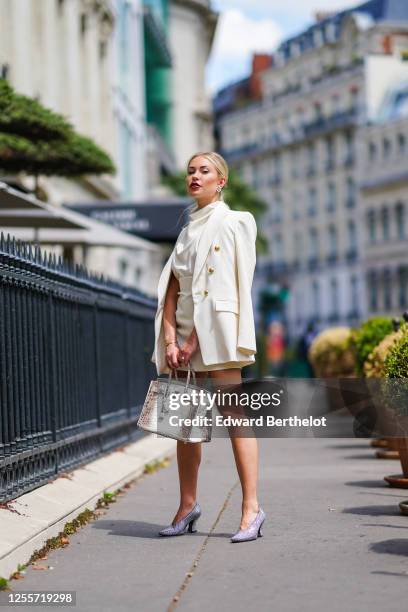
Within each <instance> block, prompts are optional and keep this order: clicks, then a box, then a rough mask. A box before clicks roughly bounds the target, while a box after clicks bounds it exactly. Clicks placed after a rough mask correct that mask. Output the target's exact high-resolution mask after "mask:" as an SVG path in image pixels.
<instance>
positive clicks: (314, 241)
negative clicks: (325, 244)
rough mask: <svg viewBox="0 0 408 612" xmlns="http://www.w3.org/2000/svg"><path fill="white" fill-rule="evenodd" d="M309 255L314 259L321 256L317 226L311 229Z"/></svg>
mask: <svg viewBox="0 0 408 612" xmlns="http://www.w3.org/2000/svg"><path fill="white" fill-rule="evenodd" d="M309 257H310V259H312V260H315V259H318V257H319V244H318V233H317V229H316V228H315V227H311V228H310V229H309Z"/></svg>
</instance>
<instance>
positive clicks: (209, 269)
mask: <svg viewBox="0 0 408 612" xmlns="http://www.w3.org/2000/svg"><path fill="white" fill-rule="evenodd" d="M208 272H209V273H210V274H212V273H213V272H214V268H211V266H210V267H209V268H208Z"/></svg>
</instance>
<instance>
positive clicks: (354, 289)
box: [350, 275, 359, 314]
mask: <svg viewBox="0 0 408 612" xmlns="http://www.w3.org/2000/svg"><path fill="white" fill-rule="evenodd" d="M350 293H351V311H352V313H353V314H357V313H358V310H359V299H358V278H357V277H356V276H354V275H353V276H352V277H351V278H350Z"/></svg>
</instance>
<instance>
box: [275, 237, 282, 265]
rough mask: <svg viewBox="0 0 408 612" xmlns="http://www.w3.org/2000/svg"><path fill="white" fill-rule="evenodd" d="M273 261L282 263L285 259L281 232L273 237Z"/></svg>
mask: <svg viewBox="0 0 408 612" xmlns="http://www.w3.org/2000/svg"><path fill="white" fill-rule="evenodd" d="M272 255H273V263H274V264H278V265H280V264H281V263H282V262H283V261H284V254H283V241H282V235H281V234H275V236H274V237H273V239H272Z"/></svg>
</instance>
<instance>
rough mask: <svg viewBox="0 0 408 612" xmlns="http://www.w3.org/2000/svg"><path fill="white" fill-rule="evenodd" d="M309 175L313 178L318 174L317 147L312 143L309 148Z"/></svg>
mask: <svg viewBox="0 0 408 612" xmlns="http://www.w3.org/2000/svg"><path fill="white" fill-rule="evenodd" d="M307 164H308V166H307V175H308V176H313V175H314V174H315V173H316V147H315V144H314V143H310V144H309V145H308V147H307Z"/></svg>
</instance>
